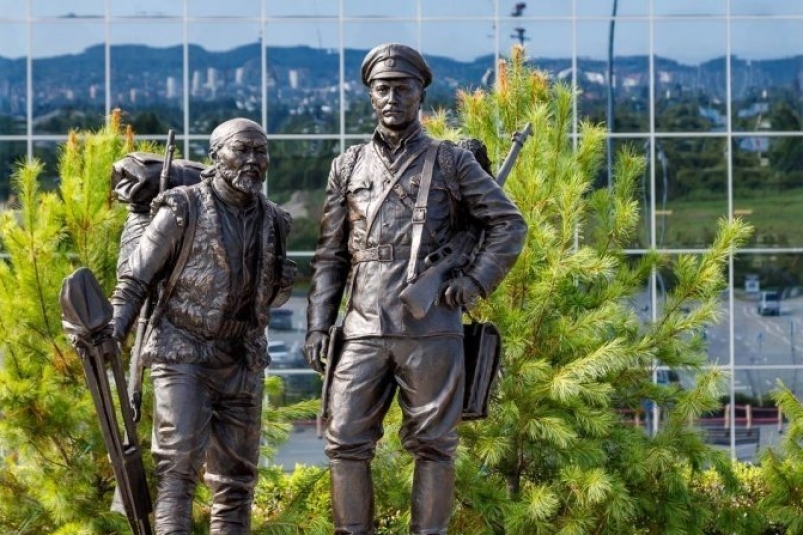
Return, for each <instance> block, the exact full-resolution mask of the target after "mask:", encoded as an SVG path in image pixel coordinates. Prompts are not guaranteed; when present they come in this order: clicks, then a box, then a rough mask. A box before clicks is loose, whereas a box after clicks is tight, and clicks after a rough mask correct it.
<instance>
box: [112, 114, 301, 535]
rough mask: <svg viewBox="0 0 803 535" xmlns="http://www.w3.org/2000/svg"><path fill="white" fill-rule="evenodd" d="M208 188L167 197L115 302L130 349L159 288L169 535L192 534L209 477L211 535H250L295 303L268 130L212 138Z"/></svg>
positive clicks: (159, 518)
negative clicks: (268, 372)
mask: <svg viewBox="0 0 803 535" xmlns="http://www.w3.org/2000/svg"><path fill="white" fill-rule="evenodd" d="M209 154H210V157H211V158H212V161H213V165H212V167H211V168H209V169H207V170H205V171H203V172H202V173H201V177H202V180H201V182H200V183H198V184H195V185H190V186H178V187H174V188H171V189H168V190H167V191H165V192H164V193H162V194H160V195H158V196H157V197H156V199H155V200H154V201H153V204H152V206H151V213H152V214H153V217H152V220H151V222H150V223H149V225H148V226H147V227H146V229H145V231H144V233H143V234H142V237H141V239H140V241H139V243H138V244H137V246H136V248H134V250H133V252H132V253H131V254H130V256H129V257H128V259H127V262H124V263H122V266H123V267H122V269H121V271H120V273H119V275H118V283H117V287H116V289H115V291H114V294H113V296H112V299H111V302H112V304H113V305H114V317H113V319H112V328H113V336H114V337H115V338H116V339H117V340H122V339H123V338H124V337H125V336H126V334H127V333H128V331H129V330H130V329H131V326H132V324H133V323H134V320H135V318H136V316H137V314H138V312H139V310H140V307H141V306H142V304H143V302H144V301H145V298H146V296H147V295H148V294H149V292H150V290H151V289H153V288H156V287H158V288H159V294H158V299H157V301H156V305H155V307H154V311H153V313H152V315H151V317H150V323H149V325H148V329H147V332H146V334H145V336H144V339H143V345H142V359H143V362H144V363H145V365H149V366H150V367H151V381H152V383H153V391H154V424H153V445H152V453H153V456H154V459H155V462H156V470H155V472H156V490H157V496H156V502H155V505H154V520H155V525H156V526H155V527H156V533H157V534H165V535H166V534H168V533H169V534H171V535H175V534H188V533H190V528H191V512H192V499H193V495H194V492H195V487H196V484H197V480H198V475H199V473H200V471H201V469H202V467H203V468H205V476H204V479H205V482H206V483H207V485H208V486H209V487H210V489H211V491H212V497H213V505H212V512H211V516H212V519H211V531H210V532H211V533H212V534H217V535H224V534H225V535H239V534H243V535H245V534H247V533H249V532H250V531H249V526H250V516H251V505H252V501H253V493H254V487H255V485H256V480H257V463H258V458H259V445H260V426H261V414H262V398H263V378H264V369H265V367H266V366H267V365H268V363H269V356H268V352H267V340H266V336H265V328H266V327H267V325H268V319H269V315H270V310H269V309H270V307H276V306H280V305H281V304H283V303H284V302H285V301H286V300H287V299H288V297H289V294H290V290H291V287H292V284H293V280H294V277H295V271H296V269H295V263H294V262H292V261H291V260H288V259H286V257H285V250H284V245H283V244H284V239H285V235H286V232H287V230H288V228H289V225H290V222H291V221H290V216H289V214H288V213H287V212H285V211H284V210H282V209H280V208H279V207H278V206H277V205H276V204H274V203H272V202H271V201H269V200H267V199H266V198H265V195H264V194H263V192H262V190H263V182H264V180H265V173H266V171H267V169H268V165H269V157H268V143H267V137H266V135H265V131H264V130H263V129H262V127H261V126H260V125H259V124H257V123H255V122H253V121H250V120H248V119H243V118H237V119H232V120H230V121H227V122H224V123H223V124H221V125H219V126H218V127H217V128H215V130H214V131H213V132H212V134H211V137H210V150H209Z"/></svg>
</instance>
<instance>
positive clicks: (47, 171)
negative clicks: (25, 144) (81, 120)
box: [33, 138, 66, 191]
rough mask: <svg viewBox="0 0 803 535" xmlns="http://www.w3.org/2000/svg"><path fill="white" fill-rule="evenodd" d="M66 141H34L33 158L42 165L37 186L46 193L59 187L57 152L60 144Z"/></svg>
mask: <svg viewBox="0 0 803 535" xmlns="http://www.w3.org/2000/svg"><path fill="white" fill-rule="evenodd" d="M64 141H66V138H65V139H64V140H63V141H34V143H33V157H34V158H36V159H38V160H39V161H41V162H42V164H44V167H43V170H42V174H40V175H39V186H40V187H41V188H42V189H43V190H46V191H52V190H55V189H56V188H58V186H59V174H58V163H59V151H60V148H59V147H60V146H61V144H62V143H63V142H64Z"/></svg>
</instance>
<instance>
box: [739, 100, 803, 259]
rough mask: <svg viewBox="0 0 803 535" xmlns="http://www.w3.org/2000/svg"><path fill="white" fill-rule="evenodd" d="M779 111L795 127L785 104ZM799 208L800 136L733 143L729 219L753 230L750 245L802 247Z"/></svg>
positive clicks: (802, 194) (802, 184)
mask: <svg viewBox="0 0 803 535" xmlns="http://www.w3.org/2000/svg"><path fill="white" fill-rule="evenodd" d="M778 108H780V109H776V111H775V113H776V114H786V115H788V117H789V119H790V120H791V121H794V122H795V123H796V124H798V123H799V119H798V118H797V116H796V115H794V114H793V113H791V111H790V108H789V106H788V105H785V104H782V105H781V106H779V107H778ZM797 128H798V130H797V131H798V132H800V126H799V125H798V127H797ZM801 204H803V137H800V136H798V135H795V136H788V137H786V136H785V137H768V136H750V137H735V138H734V139H733V207H734V214H733V215H734V216H738V217H741V218H743V219H745V220H746V221H747V222H749V223H750V224H751V225H753V226H754V227H755V231H754V233H753V236H752V237H751V240H750V244H749V247H800V246H803V232H801V231H800V229H801V228H802V227H801V226H802V225H803V213H801V210H800V206H801Z"/></svg>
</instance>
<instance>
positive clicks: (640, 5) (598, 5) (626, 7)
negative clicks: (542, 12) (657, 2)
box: [565, 0, 650, 17]
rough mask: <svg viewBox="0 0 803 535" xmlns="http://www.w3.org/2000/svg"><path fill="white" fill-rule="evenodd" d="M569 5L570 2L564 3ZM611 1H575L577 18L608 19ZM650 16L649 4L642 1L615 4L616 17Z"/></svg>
mask: <svg viewBox="0 0 803 535" xmlns="http://www.w3.org/2000/svg"><path fill="white" fill-rule="evenodd" d="M565 3H566V4H570V2H565ZM613 5H614V2H613V1H608V2H605V1H603V2H600V0H577V16H578V17H610V16H611V15H612V14H613ZM649 14H650V3H649V2H645V1H644V0H618V2H616V16H617V17H623V16H624V17H631V16H642V17H643V16H647V15H649Z"/></svg>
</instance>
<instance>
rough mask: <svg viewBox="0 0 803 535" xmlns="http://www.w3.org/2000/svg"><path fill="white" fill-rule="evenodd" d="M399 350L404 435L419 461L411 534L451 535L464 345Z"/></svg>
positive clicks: (449, 342) (431, 342) (409, 345)
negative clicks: (450, 521) (450, 522)
mask: <svg viewBox="0 0 803 535" xmlns="http://www.w3.org/2000/svg"><path fill="white" fill-rule="evenodd" d="M397 349H398V352H399V354H400V355H399V357H398V361H397V362H398V365H397V368H396V376H397V383H398V384H399V404H400V405H401V408H402V414H403V421H402V427H401V429H400V435H401V439H402V444H403V445H404V447H405V449H407V450H408V451H409V452H410V453H412V454H413V456H414V457H415V472H414V475H413V495H412V507H411V511H410V533H412V534H413V535H446V533H447V530H448V527H449V520H450V518H451V514H452V501H453V498H454V478H455V476H454V457H455V454H456V451H457V444H458V439H457V425H458V424H459V423H460V417H461V413H462V407H463V389H464V386H463V383H464V378H463V376H464V371H463V343H462V340H461V339H460V338H459V337H447V336H444V337H437V338H434V337H433V338H431V339H427V340H424V341H420V340H419V341H416V340H410V341H407V342H406V344H402V343H399V344H397Z"/></svg>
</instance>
